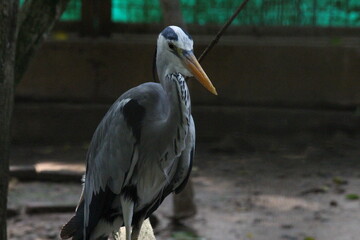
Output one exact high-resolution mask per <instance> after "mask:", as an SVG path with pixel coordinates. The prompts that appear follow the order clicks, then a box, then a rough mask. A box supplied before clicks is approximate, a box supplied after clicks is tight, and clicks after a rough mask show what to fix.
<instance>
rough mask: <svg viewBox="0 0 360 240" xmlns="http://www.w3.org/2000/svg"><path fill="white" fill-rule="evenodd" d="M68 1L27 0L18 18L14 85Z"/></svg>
mask: <svg viewBox="0 0 360 240" xmlns="http://www.w3.org/2000/svg"><path fill="white" fill-rule="evenodd" d="M69 1H70V0H51V1H50V0H27V1H25V2H24V5H23V6H22V7H21V9H20V12H19V17H18V38H17V43H16V60H15V84H17V83H19V82H20V80H21V78H22V76H23V75H24V73H25V71H26V69H27V67H28V64H29V62H30V59H31V58H32V57H33V55H34V53H35V51H36V50H37V49H38V48H39V46H40V45H41V43H42V42H43V40H44V39H45V38H46V36H47V34H48V33H49V32H50V30H51V29H52V28H53V26H54V25H55V23H56V21H57V20H58V19H59V18H60V16H61V14H62V13H63V12H64V10H65V9H66V5H67V3H68V2H69Z"/></svg>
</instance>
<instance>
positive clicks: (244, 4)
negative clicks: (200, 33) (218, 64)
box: [198, 0, 249, 62]
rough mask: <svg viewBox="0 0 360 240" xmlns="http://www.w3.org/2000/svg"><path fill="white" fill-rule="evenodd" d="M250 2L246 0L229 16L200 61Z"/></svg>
mask: <svg viewBox="0 0 360 240" xmlns="http://www.w3.org/2000/svg"><path fill="white" fill-rule="evenodd" d="M248 2H249V0H244V1H243V2H242V3H241V4H240V6H239V7H238V9H236V11H235V12H234V14H233V15H232V16H231V17H230V18H229V20H228V21H227V22H226V23H225V24H224V26H223V27H222V28H221V29H220V31H219V32H218V33H217V34H216V36H215V38H214V39H213V40H212V42H211V43H210V44H209V45H208V46H207V47H206V49H205V50H204V52H203V53H202V54H201V55H200V57H199V59H198V61H199V62H201V60H203V58H204V57H205V56H206V54H208V52H209V51H210V50H211V49H212V48H213V47H214V46H215V44H216V43H217V42H218V41H219V39H220V38H221V36H222V35H223V33H224V32H225V31H226V29H227V28H228V27H229V26H230V24H231V23H232V22H233V21H234V19H235V18H236V16H237V15H238V14H239V13H240V12H241V11H242V10H243V9H244V7H245V6H246V4H247V3H248Z"/></svg>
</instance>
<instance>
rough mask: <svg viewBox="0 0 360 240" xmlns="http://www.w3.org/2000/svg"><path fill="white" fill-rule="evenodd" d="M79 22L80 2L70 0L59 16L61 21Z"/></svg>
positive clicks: (78, 0) (79, 0)
mask: <svg viewBox="0 0 360 240" xmlns="http://www.w3.org/2000/svg"><path fill="white" fill-rule="evenodd" d="M80 20H81V0H70V2H69V3H68V5H67V7H66V10H65V12H64V13H63V14H62V15H61V21H80Z"/></svg>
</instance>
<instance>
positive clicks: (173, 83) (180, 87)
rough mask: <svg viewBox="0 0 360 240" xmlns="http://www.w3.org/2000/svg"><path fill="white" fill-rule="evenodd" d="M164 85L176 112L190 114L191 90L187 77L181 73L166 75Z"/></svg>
mask: <svg viewBox="0 0 360 240" xmlns="http://www.w3.org/2000/svg"><path fill="white" fill-rule="evenodd" d="M165 78H166V80H165V81H164V84H163V87H164V89H165V91H166V93H167V94H168V97H169V101H170V103H171V104H172V106H173V108H174V112H179V113H184V114H188V113H189V112H190V110H191V109H190V107H191V104H190V103H191V102H190V92H189V89H188V87H187V84H186V81H185V78H184V76H183V75H181V74H180V73H171V74H168V75H166V77H165Z"/></svg>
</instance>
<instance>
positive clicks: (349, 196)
mask: <svg viewBox="0 0 360 240" xmlns="http://www.w3.org/2000/svg"><path fill="white" fill-rule="evenodd" d="M345 197H346V199H347V200H358V199H359V198H360V197H359V195H358V194H355V193H349V194H347V195H346V196H345Z"/></svg>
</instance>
